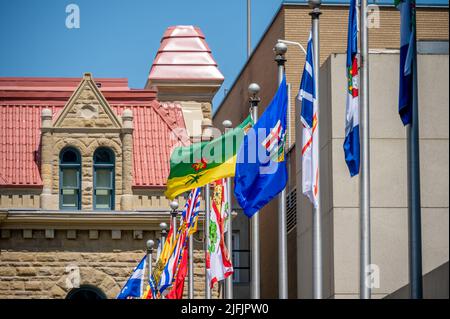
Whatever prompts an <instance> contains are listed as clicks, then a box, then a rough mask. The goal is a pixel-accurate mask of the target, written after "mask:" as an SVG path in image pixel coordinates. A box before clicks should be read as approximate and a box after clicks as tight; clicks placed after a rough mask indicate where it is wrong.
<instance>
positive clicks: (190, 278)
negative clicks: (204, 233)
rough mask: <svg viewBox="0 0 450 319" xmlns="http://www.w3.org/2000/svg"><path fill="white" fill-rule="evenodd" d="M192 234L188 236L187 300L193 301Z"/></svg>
mask: <svg viewBox="0 0 450 319" xmlns="http://www.w3.org/2000/svg"><path fill="white" fill-rule="evenodd" d="M193 236H194V234H192V235H190V236H189V256H188V258H189V264H188V267H189V274H188V282H189V287H188V298H189V299H194V254H193V251H194V238H193Z"/></svg>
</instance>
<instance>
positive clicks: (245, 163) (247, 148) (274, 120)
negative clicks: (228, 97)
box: [234, 77, 288, 217]
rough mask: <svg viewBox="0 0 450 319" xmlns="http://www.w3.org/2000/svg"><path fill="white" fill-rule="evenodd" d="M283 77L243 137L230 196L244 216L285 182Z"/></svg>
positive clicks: (284, 100)
mask: <svg viewBox="0 0 450 319" xmlns="http://www.w3.org/2000/svg"><path fill="white" fill-rule="evenodd" d="M287 101H288V98H287V86H286V77H283V81H282V82H281V84H280V86H279V87H278V90H277V93H276V94H275V96H274V98H273V99H272V101H271V102H270V104H269V106H268V107H267V109H266V110H265V112H264V113H263V115H262V116H261V118H260V119H259V120H258V122H257V123H256V124H255V125H254V126H253V128H251V129H250V130H249V131H248V132H247V135H245V137H244V142H243V143H242V145H241V148H240V149H239V153H238V155H237V163H236V175H235V177H234V183H235V188H234V194H235V195H236V199H237V201H238V202H239V205H241V207H242V208H243V210H244V213H245V215H247V216H248V217H251V216H253V214H255V213H256V212H257V211H258V210H259V209H260V208H262V207H264V206H265V205H266V204H267V203H268V202H269V201H270V200H271V199H272V198H273V197H275V196H276V195H277V194H278V193H280V192H281V191H282V190H283V189H284V187H285V186H286V182H287V178H288V175H287V167H286V160H285V156H284V152H285V150H284V146H285V140H286V111H287Z"/></svg>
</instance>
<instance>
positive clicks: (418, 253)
mask: <svg viewBox="0 0 450 319" xmlns="http://www.w3.org/2000/svg"><path fill="white" fill-rule="evenodd" d="M411 10H413V11H412V15H413V16H412V18H411V19H413V21H414V25H413V27H414V30H413V32H414V39H413V41H412V43H411V44H412V45H414V50H413V54H414V56H413V60H412V72H413V73H412V76H413V80H412V85H413V87H412V94H413V96H412V119H411V123H410V125H408V127H407V136H408V141H407V144H408V146H407V148H408V150H407V151H408V216H409V220H408V223H409V281H410V296H411V298H412V299H422V298H423V287H422V233H421V231H422V230H421V226H422V222H421V203H420V152H419V105H418V102H419V100H418V92H417V46H416V30H415V28H416V25H415V23H416V22H415V21H416V18H415V15H416V10H415V7H412V8H411ZM411 44H410V45H411Z"/></svg>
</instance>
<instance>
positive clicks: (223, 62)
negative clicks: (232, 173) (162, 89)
mask: <svg viewBox="0 0 450 319" xmlns="http://www.w3.org/2000/svg"><path fill="white" fill-rule="evenodd" d="M342 1H344V0H335V1H334V2H342ZM382 1H383V2H386V1H384V0H382ZM428 1H431V0H421V2H428ZM281 2H282V0H252V47H254V46H255V45H256V44H257V43H258V41H259V39H260V37H261V35H262V34H263V32H264V30H265V29H266V27H267V26H268V24H269V23H270V21H271V20H272V18H273V16H274V15H275V13H276V11H277V9H278V8H279V6H280V4H281ZM289 2H299V1H289ZM344 2H348V1H347V0H346V1H344ZM388 2H389V1H388ZM391 2H392V1H391ZM433 2H438V3H440V2H444V3H447V5H448V1H444V0H433ZM71 3H74V4H77V5H78V6H79V8H80V28H79V29H68V28H67V27H66V24H65V21H66V17H67V15H68V13H66V12H65V11H66V6H67V5H68V4H71ZM188 24H192V25H196V26H199V27H200V28H201V29H202V31H203V33H204V34H205V36H206V41H207V42H208V44H209V46H210V48H211V50H212V52H213V56H214V58H215V59H216V61H217V63H218V65H219V69H220V70H221V71H222V73H223V74H224V76H225V82H224V85H223V86H222V88H221V89H220V91H219V92H218V93H217V95H216V98H215V99H214V107H217V106H218V104H219V103H220V101H221V100H222V98H223V95H224V88H230V86H231V85H232V83H233V81H234V79H235V78H236V76H237V75H238V73H239V72H240V70H241V68H242V66H243V65H244V63H245V60H246V41H247V40H246V0H226V1H218V0H165V1H161V0H128V1H125V0H14V1H13V0H0V76H36V77H37V76H39V77H81V76H82V74H83V73H84V72H92V73H93V75H94V77H126V78H128V80H129V85H130V87H132V88H142V87H143V86H144V84H145V82H146V80H147V75H148V72H149V69H150V66H151V63H152V61H153V58H154V57H155V54H156V51H157V49H158V47H159V41H160V39H161V36H162V35H163V33H164V30H165V29H166V28H167V27H168V26H171V25H188Z"/></svg>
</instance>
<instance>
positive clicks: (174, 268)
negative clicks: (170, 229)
mask: <svg viewBox="0 0 450 319" xmlns="http://www.w3.org/2000/svg"><path fill="white" fill-rule="evenodd" d="M200 195H201V188H195V189H193V190H192V191H191V192H190V193H189V198H188V200H187V201H186V205H185V206H184V210H183V213H182V215H181V218H182V219H181V224H180V227H179V228H178V231H177V237H176V243H175V247H174V248H173V250H172V252H171V255H170V257H169V259H168V260H167V263H166V265H165V267H164V270H163V272H162V274H161V279H160V280H159V283H158V287H157V288H158V290H159V292H160V293H161V294H162V295H166V294H167V293H168V290H169V288H171V287H172V285H173V283H174V282H175V280H176V278H177V275H178V269H179V266H180V262H181V260H182V258H183V253H185V248H186V245H187V239H188V237H189V235H190V234H192V233H194V232H195V231H196V227H197V218H198V213H199V209H200V201H201V196H200Z"/></svg>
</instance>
